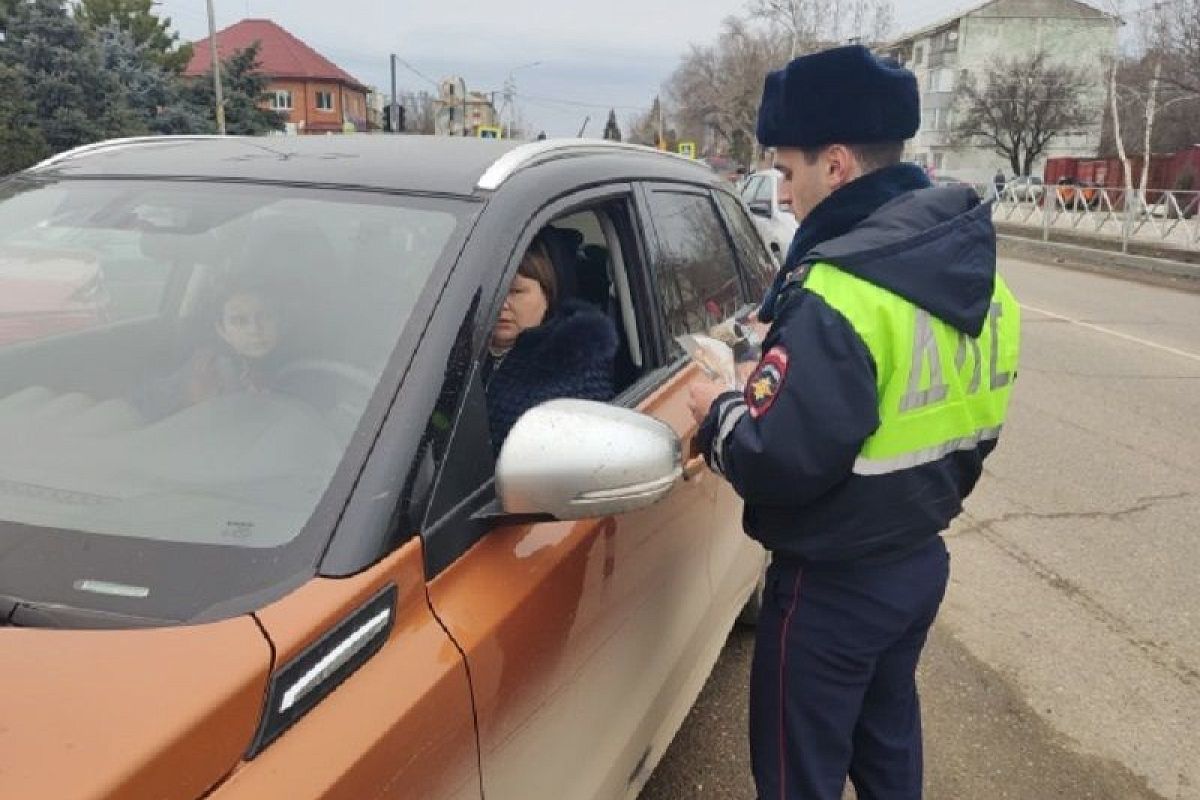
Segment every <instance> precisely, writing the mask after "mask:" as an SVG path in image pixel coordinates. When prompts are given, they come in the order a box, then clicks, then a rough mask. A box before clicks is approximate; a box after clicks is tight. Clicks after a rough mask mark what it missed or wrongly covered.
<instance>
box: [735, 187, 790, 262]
mask: <svg viewBox="0 0 1200 800" xmlns="http://www.w3.org/2000/svg"><path fill="white" fill-rule="evenodd" d="M782 187H783V173H781V172H780V171H779V170H777V169H765V170H761V171H759V172H754V173H751V174H750V175H747V176H746V178H745V180H744V181H742V185H741V194H742V199H743V200H745V201H746V205H747V206H749V207H750V213H751V215H752V217H753V219H754V225H755V226H756V227H757V228H758V232H759V235H761V236H762V238H763V241H764V242H766V243H767V247H768V248H770V250H771V253H772V254H773V255H774V256H775V260H776V261H779V262H780V263H782V262H783V257H784V255H786V254H787V251H788V246H789V245H791V243H792V237H793V236H794V235H795V234H796V228H798V227H799V223H797V222H796V217H795V216H794V215H793V214H792V201H791V196H790V195H789V194H787V193H786V192H783V193H782V197H781V191H780V190H781V189H782Z"/></svg>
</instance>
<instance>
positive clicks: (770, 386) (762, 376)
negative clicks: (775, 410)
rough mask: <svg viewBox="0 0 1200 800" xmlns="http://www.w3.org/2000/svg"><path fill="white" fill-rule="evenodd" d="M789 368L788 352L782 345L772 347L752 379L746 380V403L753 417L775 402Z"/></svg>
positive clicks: (765, 411) (766, 409) (765, 410)
mask: <svg viewBox="0 0 1200 800" xmlns="http://www.w3.org/2000/svg"><path fill="white" fill-rule="evenodd" d="M787 368H788V354H787V351H786V350H784V349H783V348H782V347H781V346H779V345H776V346H775V347H772V348H771V349H770V350H768V351H767V354H766V355H765V356H763V358H762V361H760V362H759V364H758V368H757V369H755V370H754V372H753V373H752V374H751V375H750V380H748V381H746V392H745V396H746V405H747V406H748V407H749V409H750V416H751V417H753V418H755V419H758V418H759V417H761V416H762V415H763V414H765V413H767V411H768V410H769V409H770V408H771V406H772V405H773V404H774V403H775V398H776V396H777V395H778V394H779V390H780V389H781V388H782V387H783V379H784V376H786V375H787Z"/></svg>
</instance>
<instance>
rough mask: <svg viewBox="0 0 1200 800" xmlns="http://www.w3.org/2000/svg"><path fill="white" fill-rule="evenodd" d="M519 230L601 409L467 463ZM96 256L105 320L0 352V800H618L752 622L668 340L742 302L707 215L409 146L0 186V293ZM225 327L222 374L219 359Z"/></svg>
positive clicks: (630, 179)
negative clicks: (733, 635)
mask: <svg viewBox="0 0 1200 800" xmlns="http://www.w3.org/2000/svg"><path fill="white" fill-rule="evenodd" d="M30 207H37V208H42V209H44V214H42V215H40V216H38V215H33V216H31V215H30V214H29V213H27V211H28V209H29V208H30ZM548 227H552V228H555V229H557V230H558V231H560V232H561V233H562V236H561V237H560V238H561V239H562V240H564V241H568V242H570V243H571V244H570V246H569V247H566V248H563V249H562V250H561V252H560V253H558V254H557V256H556V263H555V267H556V269H559V270H561V272H560V278H561V279H562V285H563V287H564V288H563V290H564V291H566V292H569V293H571V294H574V295H575V297H576V299H578V300H579V301H581V302H588V303H592V304H594V305H595V306H596V307H597V308H598V309H599V310H600V311H601V312H603V313H604V314H606V315H608V316H609V318H610V319H611V320H612V322H613V325H614V327H615V329H616V330H617V331H618V332H619V339H620V344H619V348H618V352H617V356H616V365H615V375H614V379H615V382H616V386H617V389H618V390H619V394H618V395H617V397H616V399H615V400H614V401H613V402H612V403H608V404H601V403H594V402H586V401H577V400H557V401H552V402H550V403H548V404H545V405H543V406H539V407H537V408H534V409H533V410H531V411H529V412H527V413H526V414H525V415H524V416H523V417H521V419H520V420H518V422H517V424H516V425H515V426H514V428H513V430H512V432H511V434H510V435H509V437H508V439H507V440H506V441H505V442H504V446H503V449H501V450H500V454H499V457H498V459H497V458H495V457H494V456H493V452H494V451H493V448H492V445H491V442H490V441H489V434H488V424H487V406H486V396H485V394H484V383H483V378H482V374H481V373H482V365H483V364H484V362H485V360H486V359H487V358H488V357H489V356H488V347H487V344H488V332H489V331H490V330H491V329H492V326H493V325H494V322H495V320H496V318H497V315H498V314H499V310H500V305H501V303H502V302H503V299H504V296H505V290H506V287H507V285H508V283H509V282H510V281H511V280H512V278H513V276H514V275H515V273H516V270H517V267H518V263H519V261H520V258H521V255H522V254H523V253H524V252H525V251H526V249H527V248H528V246H529V244H530V242H531V241H532V240H533V238H534V236H535V235H536V234H538V233H539V232H540V231H542V230H544V229H546V228H548ZM93 232H103V233H105V234H109V233H111V234H113V235H114V236H119V238H121V239H122V241H123V242H124V243H125V246H126V250H125V252H124V254H123V255H122V258H123V259H124V260H125V261H126V262H128V264H127V266H128V265H132V266H130V267H129V268H130V269H134V270H136V272H137V275H138V280H137V281H136V282H127V283H124V284H120V283H114V284H111V285H110V286H109V291H110V292H111V293H112V298H111V303H112V308H115V309H122V311H121V313H117V314H113V315H110V316H109V317H108V318H106V319H103V320H95V321H93V323H92V324H89V325H86V326H82V327H78V328H74V329H71V330H68V331H56V332H55V335H44V336H34V337H32V338H28V339H26V340H24V341H21V342H19V343H11V342H10V343H4V344H0V623H2V625H0V672H3V675H4V676H5V688H4V700H3V715H2V719H3V724H0V751H2V752H3V753H4V760H3V767H2V768H0V797H6V798H7V797H12V798H55V800H68V799H70V798H142V797H146V798H149V797H153V798H189V799H192V800H194V799H195V798H201V797H204V798H211V799H212V800H233V798H252V799H253V800H263V798H289V799H291V798H305V797H326V798H332V797H344V798H364V797H373V798H376V797H378V798H383V797H392V798H422V800H437V799H438V798H481V797H487V798H489V800H497V799H503V798H513V799H518V798H519V800H529V798H549V797H553V798H634V797H636V795H637V794H638V792H639V791H640V789H641V787H642V785H643V784H644V782H645V781H646V779H647V778H648V776H649V774H650V772H651V771H652V770H653V768H654V765H655V764H656V763H657V761H658V759H659V758H660V757H661V756H662V755H663V753H664V751H665V750H666V747H667V744H668V743H669V742H670V740H671V738H672V736H673V735H674V733H675V731H676V729H677V728H678V726H679V725H680V723H681V722H682V720H683V718H684V716H685V715H686V713H687V711H688V708H689V706H690V705H691V704H692V702H693V701H694V699H695V697H696V696H697V694H698V692H699V690H700V688H701V685H702V684H703V682H704V680H705V678H706V676H707V675H708V673H709V671H710V669H711V667H712V665H713V663H714V662H715V660H716V658H717V655H718V653H719V652H720V650H721V648H722V646H723V643H724V641H725V638H726V635H727V633H728V631H729V629H730V627H731V626H732V625H733V624H734V621H735V618H737V617H738V615H739V613H748V614H751V615H752V614H753V610H754V608H755V604H756V598H758V597H759V596H760V594H759V593H760V591H761V590H760V589H758V587H759V586H760V580H761V575H762V570H763V566H764V562H765V556H764V553H763V551H762V550H761V549H760V548H759V547H758V546H757V545H755V544H754V543H753V542H752V541H751V540H749V539H748V538H746V537H745V536H744V535H743V534H742V533H741V530H740V528H741V525H740V517H741V504H740V502H739V501H738V499H737V497H736V496H735V495H734V494H733V492H732V491H731V489H730V488H729V486H728V485H727V484H726V483H724V482H723V481H722V480H720V479H719V478H718V477H717V476H715V475H713V474H711V473H709V472H708V471H707V470H706V469H705V468H704V465H703V461H702V459H701V457H700V455H698V454H697V453H695V452H693V451H692V450H691V447H690V444H689V442H690V440H691V437H692V434H693V433H694V428H695V425H694V423H693V422H692V420H691V416H690V414H689V413H688V410H687V406H686V396H687V388H688V386H689V384H690V383H692V382H693V381H695V380H698V379H699V378H700V374H699V373H698V371H697V369H698V368H697V367H696V366H695V365H693V364H691V363H690V362H689V361H688V359H687V357H686V356H685V355H684V353H683V352H682V351H681V349H680V348H679V346H678V345H677V344H676V341H675V337H676V336H679V335H681V334H684V333H695V332H701V331H703V330H705V329H707V328H709V327H710V326H712V325H715V324H719V323H720V322H722V321H723V320H724V318H726V317H730V316H733V315H734V314H735V312H737V311H738V310H739V309H740V307H741V306H742V305H743V304H745V303H748V302H750V301H752V300H754V299H756V298H758V297H761V295H762V291H763V288H764V284H765V281H767V280H769V278H770V274H771V271H772V270H773V265H772V260H771V257H770V255H769V254H768V252H767V251H766V249H765V247H764V245H763V244H762V242H761V240H760V239H759V238H758V236H757V234H756V232H755V229H754V226H753V223H752V222H751V220H750V219H749V218H748V217H747V215H746V212H745V209H744V206H743V205H742V203H741V202H740V201H739V199H738V198H737V197H736V196H735V195H734V194H733V193H732V191H731V189H730V188H729V187H728V186H727V184H726V183H725V182H724V181H721V180H720V179H719V178H718V177H717V176H716V175H714V174H713V173H712V172H710V171H709V170H707V169H705V168H704V167H703V166H702V165H699V164H696V163H694V162H691V161H689V160H686V159H681V158H677V157H673V156H669V155H666V154H662V153H658V152H655V151H652V150H647V149H644V148H637V147H633V146H628V145H618V144H613V143H604V144H601V143H588V142H581V141H579V140H570V141H563V142H556V141H553V140H551V141H543V142H537V143H532V144H523V145H518V144H513V143H511V142H508V141H484V140H470V139H465V140H464V139H449V138H436V137H418V136H392V137H384V136H379V137H351V138H337V139H334V138H325V137H296V138H288V139H239V138H203V137H200V138H184V137H180V138H149V139H139V140H124V141H115V142H109V143H103V144H100V145H96V146H92V147H88V148H83V149H80V150H78V151H72V152H70V153H67V154H64V155H62V156H58V157H55V158H54V159H51V160H50V161H47V162H44V163H43V164H41V165H39V166H38V167H35V168H33V169H31V170H28V171H26V172H24V173H21V174H18V175H16V176H14V177H12V178H10V179H8V180H6V181H5V182H3V183H0V270H2V269H3V267H4V264H5V263H6V262H8V261H9V260H11V259H13V258H17V257H18V254H17V251H16V250H15V249H14V248H15V245H13V244H12V243H13V242H17V241H19V242H20V252H19V257H20V258H21V259H23V261H22V268H23V269H25V270H27V271H28V270H33V271H36V270H37V269H38V268H39V265H40V267H41V268H43V269H46V270H49V269H51V268H52V266H53V258H54V257H55V256H54V254H53V253H54V248H55V244H54V242H55V241H57V240H58V238H60V237H61V236H62V235H67V236H68V238H72V240H73V241H93V240H95V237H92V236H87V235H79V236H75V234H84V233H93ZM39 237H41V238H39ZM101 238H103V237H101ZM39 248H43V250H41V251H39ZM39 252H40V253H41V255H39ZM94 256H95V259H96V261H97V263H98V264H99V265H100V269H101V270H105V269H108V268H110V267H111V265H112V264H113V263H114V262H113V261H112V259H111V258H110V257H109V256H108V255H106V254H105V252H103V251H102V248H99V247H98V246H97V250H96V252H95V253H94ZM251 274H259V275H270V276H271V277H272V280H271V281H263V282H260V283H256V284H253V288H246V287H247V286H251V284H249V283H246V282H245V280H244V279H246V278H248V276H250V275H251ZM572 279H575V280H572ZM231 285H233V286H241V287H242V288H241V289H238V290H236V291H240V292H241V294H239V295H236V296H237V297H238V298H239V299H238V301H237V302H236V303H234V302H233V301H232V300H228V299H226V300H225V301H224V304H222V302H220V300H219V299H220V298H222V297H225V298H229V297H231V296H233V295H230V294H228V292H229V291H230V290H229V288H228V287H230V286H231ZM223 292H225V294H222V293H223ZM135 295H136V296H135ZM231 309H232V310H231ZM234 328H236V329H237V330H238V331H241V332H242V333H240V334H239V335H240V336H242V337H243V340H245V341H251V342H252V343H253V346H254V348H256V349H255V355H254V358H255V359H257V360H256V361H254V363H250V357H249V356H247V357H246V358H243V359H238V358H230V357H228V354H226V356H216V355H213V354H214V353H215V352H217V351H216V350H214V348H216V347H219V346H220V344H221V341H225V342H226V343H228V344H230V345H231V346H234V345H236V344H237V342H236V341H235V340H236V337H235V336H233V335H232V334H231V330H232V329H234ZM246 331H250V333H246ZM238 352H243V351H238ZM204 386H208V387H209V388H210V389H211V388H212V387H214V386H215V387H217V388H218V389H219V390H218V391H202V390H201V389H203V388H204ZM756 589H758V591H756Z"/></svg>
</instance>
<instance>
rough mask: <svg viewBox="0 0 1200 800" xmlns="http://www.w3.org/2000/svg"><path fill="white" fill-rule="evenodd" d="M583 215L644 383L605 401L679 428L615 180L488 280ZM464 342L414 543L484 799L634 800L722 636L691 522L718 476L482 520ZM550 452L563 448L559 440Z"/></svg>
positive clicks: (482, 434)
mask: <svg viewBox="0 0 1200 800" xmlns="http://www.w3.org/2000/svg"><path fill="white" fill-rule="evenodd" d="M588 207H591V208H599V209H602V211H603V214H604V217H605V219H606V220H607V223H606V227H607V228H608V229H609V230H610V231H611V236H610V239H611V241H610V243H609V248H610V250H611V251H613V257H612V261H613V269H614V270H615V271H623V272H624V275H625V277H624V278H621V277H618V278H617V280H615V281H614V284H615V285H616V286H618V287H620V286H625V287H626V289H627V292H628V295H627V296H623V297H620V296H619V297H618V300H620V301H621V302H619V303H618V304H617V305H620V306H625V307H627V308H630V309H631V310H632V312H633V313H634V314H635V315H636V319H635V322H636V325H635V326H632V327H635V328H636V330H637V337H638V341H637V344H638V348H637V349H638V351H639V352H640V353H641V354H642V361H643V363H642V367H643V373H642V375H641V378H640V379H639V380H638V381H637V382H636V383H634V384H633V385H632V386H630V387H629V388H628V389H627V390H626V391H625V392H624V393H623V394H622V395H621V396H619V397H618V398H617V400H616V401H615V402H617V403H618V404H621V405H626V406H629V407H634V408H638V409H640V410H642V411H645V412H646V413H648V414H651V415H653V416H655V417H658V418H659V419H661V420H664V421H666V422H667V423H668V424H670V425H671V426H672V427H673V428H674V429H675V430H676V432H677V433H678V434H680V435H681V436H688V435H689V434H690V432H691V430H692V429H693V428H694V425H693V423H692V422H691V420H690V415H689V414H688V411H687V407H686V398H685V396H684V392H683V391H682V386H683V385H684V384H685V383H686V381H687V380H689V379H690V377H691V375H692V373H691V372H685V371H680V370H678V369H675V368H673V365H671V364H668V363H667V362H666V360H665V359H664V358H663V356H664V355H665V350H664V349H663V348H662V345H661V342H660V341H658V340H657V339H656V336H655V333H656V331H655V327H654V326H655V325H656V324H657V321H658V312H657V309H656V308H655V307H654V306H653V304H652V302H653V301H652V299H651V295H650V291H651V281H650V278H649V276H648V274H647V271H646V264H647V260H646V255H645V250H644V239H643V233H642V231H641V230H640V228H639V227H638V226H637V225H635V224H634V223H635V221H636V219H637V216H636V208H635V206H634V203H633V194H632V189H631V188H630V187H629V186H628V185H623V186H612V187H603V188H600V189H595V190H591V191H589V192H587V193H583V194H578V195H574V196H571V197H568V198H566V199H563V200H561V201H558V202H556V203H554V204H553V205H551V206H549V207H548V208H546V209H544V210H543V211H542V212H541V213H540V214H539V215H538V216H536V217H534V218H533V219H532V220H530V221H529V222H528V224H526V225H525V226H524V228H525V230H524V233H523V234H522V236H521V238H520V239H519V240H518V242H517V243H516V246H515V247H512V248H511V256H510V257H509V259H508V263H507V265H506V271H505V275H506V280H505V282H504V283H503V284H502V285H504V286H506V285H507V277H510V276H511V275H512V274H513V273H514V272H515V269H516V266H517V262H518V261H519V260H520V256H521V254H522V253H523V252H524V250H525V248H526V247H527V246H528V244H529V242H530V241H531V240H532V237H533V235H534V234H535V233H536V232H537V231H538V230H540V229H541V227H542V226H543V225H545V224H547V223H549V222H550V221H552V220H553V219H555V218H560V217H563V216H566V215H568V214H571V213H576V212H578V211H579V210H580V209H581V208H588ZM477 235H480V234H477ZM482 247H485V248H486V250H487V252H489V253H494V252H496V250H497V249H502V250H503V251H504V252H508V251H509V249H510V248H509V247H503V248H498V247H497V246H496V245H495V244H492V245H490V246H489V245H487V244H486V243H485V244H484V245H482ZM497 310H498V309H497ZM495 313H496V310H494V311H493V313H492V315H491V317H490V318H494V317H495ZM623 328H624V329H625V330H628V329H629V328H630V326H623ZM478 344H479V343H477V345H476V351H475V356H474V362H473V364H472V366H471V370H472V379H471V385H470V387H469V388H468V389H467V390H466V391H467V395H468V396H467V398H466V399H465V401H464V402H463V404H462V411H461V412H460V414H459V416H458V419H457V422H456V426H455V431H454V435H453V440H452V442H451V443H450V445H449V450H448V453H447V455H446V457H445V462H446V463H445V466H444V467H443V468H442V478H441V479H440V480H439V486H438V488H437V489H436V490H435V498H436V497H437V496H438V495H439V494H441V493H443V492H445V493H446V497H445V498H444V499H435V501H434V505H435V506H437V507H439V508H443V509H446V511H445V512H434V513H431V516H430V519H429V520H428V522H427V524H426V526H425V530H424V532H423V535H424V538H425V541H426V544H427V546H428V548H429V551H430V555H431V563H430V564H429V572H430V579H429V583H428V593H429V598H430V601H431V604H432V607H433V609H434V611H435V613H436V614H437V616H438V618H439V619H440V620H441V622H442V623H443V625H444V626H445V628H446V630H447V631H448V632H449V633H450V635H451V636H452V637H453V639H454V641H455V642H456V643H457V644H458V646H459V648H460V649H461V651H462V653H463V655H464V657H465V659H466V663H467V666H468V670H469V673H470V676H471V685H472V692H473V697H474V699H475V713H476V718H477V721H478V733H479V750H480V762H481V772H482V782H483V791H484V794H485V796H486V797H488V798H489V800H497V799H499V800H506V799H511V800H526V799H527V798H541V797H553V798H562V799H564V800H569V799H570V798H589V799H590V798H611V797H634V796H636V793H637V792H638V791H639V790H640V788H641V786H642V785H643V783H644V782H645V780H646V779H647V778H648V776H649V773H650V771H651V769H652V767H653V765H654V763H656V761H657V760H658V758H660V757H661V755H662V753H663V751H664V750H665V749H666V744H667V743H668V742H669V740H670V738H671V736H672V735H673V733H674V731H675V729H676V728H677V726H678V724H679V723H680V722H681V721H682V719H683V717H684V716H685V715H686V712H687V709H688V708H689V707H690V705H691V702H692V700H693V699H694V697H695V694H696V693H697V692H698V691H699V688H700V685H701V684H702V683H703V680H704V678H705V677H706V676H707V674H708V672H709V670H710V668H711V665H712V663H713V661H714V660H715V657H716V653H717V651H719V648H720V642H721V641H723V639H724V635H725V632H724V631H718V630H715V629H709V628H707V627H706V626H705V623H706V622H707V621H708V612H709V607H710V600H711V582H710V578H709V574H708V557H707V556H708V554H707V542H706V534H705V528H706V526H707V525H709V524H710V523H711V514H712V507H713V502H714V498H715V480H714V478H713V477H712V476H710V475H707V474H703V472H702V470H701V467H702V466H703V465H702V463H700V462H696V461H693V462H692V463H691V465H690V467H689V469H690V473H689V476H688V479H687V480H685V481H683V482H681V484H680V485H678V486H677V487H676V488H675V490H674V491H673V492H672V494H671V495H669V496H668V497H667V498H666V499H665V500H663V501H662V502H660V503H658V504H656V505H654V506H651V507H649V508H646V509H642V510H640V511H635V512H631V513H627V514H623V515H620V516H610V517H604V518H597V519H587V520H582V521H577V522H549V523H537V524H529V523H524V524H522V523H520V522H519V521H517V520H508V521H507V523H506V522H505V521H504V520H501V521H500V523H499V524H494V523H489V522H488V521H487V505H486V498H487V497H488V496H489V492H490V493H491V495H492V496H494V488H492V487H490V486H489V485H487V484H486V476H482V475H480V474H478V473H476V474H475V477H474V478H471V479H465V480H464V479H459V478H457V477H455V475H456V474H457V473H461V472H470V471H471V470H478V469H479V466H480V465H481V464H487V465H488V468H489V469H490V465H491V463H492V457H491V448H490V444H489V442H488V440H487V421H486V405H485V403H484V400H483V391H482V384H481V382H480V381H479V379H478V376H479V367H480V360H481V357H482V355H483V349H482V348H480V347H479V346H478ZM563 446H564V447H569V446H571V443H570V442H569V440H568V439H566V438H564V441H563ZM481 478H482V479H483V481H484V483H483V484H482V485H481V484H477V483H476V482H477V481H478V480H480V479H481ZM444 487H449V488H444ZM471 512H473V513H471ZM714 642H715V644H714Z"/></svg>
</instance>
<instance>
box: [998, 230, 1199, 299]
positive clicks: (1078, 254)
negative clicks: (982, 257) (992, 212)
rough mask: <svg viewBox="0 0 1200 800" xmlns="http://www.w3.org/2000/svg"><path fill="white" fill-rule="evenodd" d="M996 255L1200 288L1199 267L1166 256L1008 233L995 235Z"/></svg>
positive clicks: (1183, 286)
mask: <svg viewBox="0 0 1200 800" xmlns="http://www.w3.org/2000/svg"><path fill="white" fill-rule="evenodd" d="M996 245H997V246H996V249H997V252H998V253H999V255H1001V256H1005V257H1009V258H1021V259H1025V260H1027V261H1036V262H1038V263H1042V264H1049V265H1053V266H1063V267H1068V268H1074V269H1083V270H1087V271H1090V272H1102V273H1105V274H1107V275H1114V276H1117V277H1124V278H1131V279H1139V278H1143V279H1145V278H1148V279H1150V280H1151V282H1154V283H1164V284H1167V285H1170V286H1174V287H1180V288H1188V289H1192V290H1194V291H1200V266H1198V265H1195V264H1185V263H1184V262H1182V261H1171V260H1169V259H1165V258H1153V257H1151V256H1137V255H1132V254H1129V253H1114V252H1112V251H1110V250H1098V249H1096V248H1092V247H1080V246H1079V245H1074V244H1063V243H1061V242H1043V241H1041V240H1040V239H1031V238H1027V237H1024V236H1014V235H1011V234H998V235H997V236H996Z"/></svg>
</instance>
